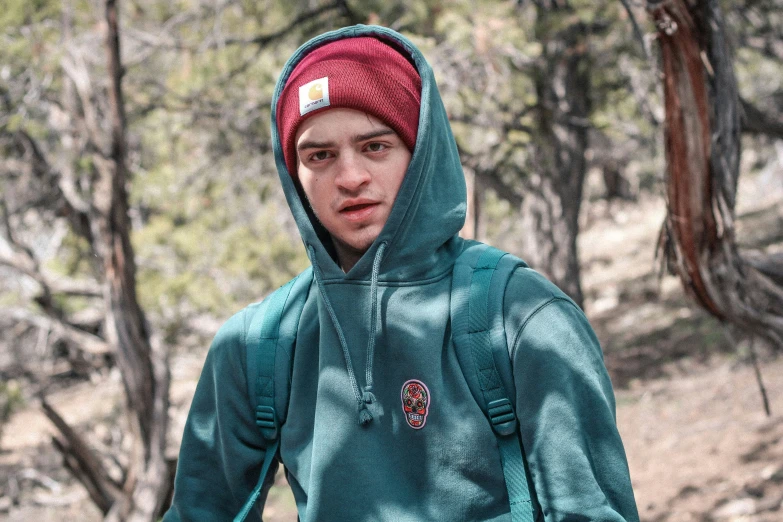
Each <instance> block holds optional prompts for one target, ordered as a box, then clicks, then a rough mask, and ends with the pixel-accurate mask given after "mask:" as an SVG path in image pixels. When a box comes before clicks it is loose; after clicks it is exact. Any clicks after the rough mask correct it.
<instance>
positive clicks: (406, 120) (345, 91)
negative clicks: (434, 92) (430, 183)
mask: <svg viewBox="0 0 783 522" xmlns="http://www.w3.org/2000/svg"><path fill="white" fill-rule="evenodd" d="M420 105H421V77H420V76H419V74H418V72H416V68H415V67H414V66H413V65H412V64H411V62H409V61H408V60H407V59H406V58H405V57H404V56H403V55H402V54H400V53H399V52H398V51H397V50H395V49H394V48H393V47H391V46H390V45H388V44H385V43H383V42H382V41H380V40H378V39H376V38H372V37H368V36H362V37H357V38H346V39H343V40H336V41H334V42H330V43H328V44H326V45H323V46H322V47H318V48H316V49H314V50H313V51H312V52H310V53H309V54H308V55H307V56H305V57H304V58H303V59H302V60H301V61H300V62H299V63H298V64H297V65H296V67H294V70H293V71H292V72H291V75H290V76H289V77H288V81H287V82H286V84H285V87H284V88H283V92H282V93H281V94H280V98H279V100H278V102H277V128H278V132H279V133H280V142H281V145H282V147H283V154H284V156H285V163H286V166H287V167H288V172H289V173H291V175H296V167H297V165H298V161H297V155H296V131H297V129H298V128H299V125H301V124H302V122H303V121H304V120H306V119H307V118H309V117H310V116H313V115H315V114H319V113H320V112H321V111H320V110H319V109H324V108H332V109H333V108H337V107H343V108H348V109H356V110H358V111H362V112H366V113H369V114H372V115H373V116H375V117H376V118H378V119H379V120H381V121H383V122H384V123H386V124H387V125H388V126H389V127H391V128H392V129H394V131H395V132H396V133H397V134H398V135H399V136H400V138H401V139H402V141H403V142H404V143H405V145H406V146H407V147H408V149H409V150H410V151H411V152H413V147H414V145H415V144H416V132H417V131H418V128H419V106H420Z"/></svg>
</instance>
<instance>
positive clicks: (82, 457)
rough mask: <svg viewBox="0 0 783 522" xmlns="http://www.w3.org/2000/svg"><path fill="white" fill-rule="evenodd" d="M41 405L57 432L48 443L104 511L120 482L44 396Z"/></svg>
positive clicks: (109, 505) (107, 507)
mask: <svg viewBox="0 0 783 522" xmlns="http://www.w3.org/2000/svg"><path fill="white" fill-rule="evenodd" d="M41 408H42V409H43V412H44V415H46V417H47V418H48V419H49V420H50V421H51V422H52V424H54V426H55V428H57V431H58V432H59V433H60V435H61V436H60V437H53V438H52V443H53V444H54V447H55V448H56V449H57V451H58V452H60V454H61V455H62V456H63V459H64V462H65V467H66V468H68V470H69V471H70V472H71V473H72V474H73V476H74V477H76V479H77V480H78V481H79V482H81V484H82V485H84V487H85V488H86V489H87V493H88V494H89V495H90V499H92V501H93V502H94V503H95V505H97V506H98V508H99V509H100V510H101V511H102V512H103V513H104V514H106V513H108V512H109V510H110V509H111V507H112V505H113V504H114V502H115V501H116V500H117V499H118V498H119V497H120V496H121V487H120V485H119V484H115V483H114V481H112V479H111V477H110V476H109V474H108V472H107V471H106V469H105V468H104V467H103V465H102V464H101V462H100V460H98V458H97V457H96V456H95V454H94V453H93V451H92V450H91V449H90V447H89V446H88V445H87V443H86V442H85V441H84V439H82V437H81V436H80V435H79V434H78V433H76V431H75V430H74V429H73V428H72V427H71V426H70V425H69V424H68V423H67V422H66V421H65V420H64V419H63V418H62V416H60V414H59V413H57V411H56V410H55V409H54V408H53V407H52V406H51V405H50V404H49V403H48V402H47V401H46V399H45V398H44V397H41Z"/></svg>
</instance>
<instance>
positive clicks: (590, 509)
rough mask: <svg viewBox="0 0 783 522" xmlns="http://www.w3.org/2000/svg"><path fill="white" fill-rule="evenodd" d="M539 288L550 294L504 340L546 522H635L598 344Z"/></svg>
mask: <svg viewBox="0 0 783 522" xmlns="http://www.w3.org/2000/svg"><path fill="white" fill-rule="evenodd" d="M536 276H537V277H538V278H540V279H543V278H541V277H540V276H538V275H537V274H536ZM527 282H528V283H531V282H532V283H534V285H533V286H539V287H540V285H535V283H536V281H535V280H534V281H527ZM544 284H545V285H547V286H548V287H551V290H550V289H547V290H546V292H547V293H550V297H549V298H544V299H541V300H538V303H539V304H537V305H535V306H531V307H530V308H529V309H528V310H527V311H526V312H527V313H525V314H524V316H523V317H521V318H519V319H518V320H519V321H520V322H521V325H520V326H519V327H518V329H517V330H516V336H515V337H514V338H513V340H512V339H509V341H511V342H512V344H511V349H512V352H511V359H512V365H513V372H514V381H515V386H516V407H517V417H518V418H519V422H520V433H521V438H522V446H523V450H524V453H525V457H526V460H527V463H528V465H529V471H530V475H531V478H532V481H533V484H534V488H535V494H536V496H537V498H538V502H539V504H540V506H541V509H542V512H543V514H544V520H545V521H546V522H559V521H569V522H574V521H591V522H619V521H635V522H638V520H639V515H638V513H637V510H636V502H635V500H634V495H633V490H632V488H631V479H630V474H629V470H628V463H627V461H626V457H625V450H624V449H623V444H622V441H621V440H620V434H619V433H618V431H617V424H616V420H615V400H614V394H613V392H612V385H611V382H610V381H609V376H608V374H607V371H606V367H605V366H604V362H603V354H602V352H601V347H600V345H599V343H598V340H597V339H596V336H595V334H594V332H593V330H592V328H591V327H590V324H589V323H588V321H587V318H586V317H585V315H584V313H582V311H581V310H580V309H579V308H578V307H577V306H576V305H575V304H574V303H573V302H572V301H571V300H570V299H568V298H567V297H565V295H563V294H561V293H560V292H559V291H558V290H556V289H555V288H554V286H553V285H551V283H549V282H545V283H544ZM528 290H529V286H528ZM507 293H508V290H507ZM533 293H536V292H535V290H534V291H533ZM517 295H519V294H517ZM512 331H513V330H512Z"/></svg>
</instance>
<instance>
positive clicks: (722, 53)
mask: <svg viewBox="0 0 783 522" xmlns="http://www.w3.org/2000/svg"><path fill="white" fill-rule="evenodd" d="M648 10H649V12H650V14H651V16H652V18H653V19H654V21H655V23H656V26H657V27H658V41H659V44H660V49H661V56H662V60H661V63H662V67H663V81H664V95H665V110H666V130H665V146H666V159H667V172H666V186H667V198H668V201H667V209H668V212H667V218H666V223H665V229H666V230H665V232H666V233H665V234H664V245H663V248H664V250H665V252H667V254H668V257H669V261H670V263H669V266H670V268H671V269H672V271H673V272H674V273H675V274H676V275H678V276H679V277H680V279H681V280H682V283H683V286H684V288H685V291H686V292H687V293H688V295H690V296H691V297H692V298H693V299H695V300H696V302H698V303H699V305H700V306H702V307H703V308H704V309H706V310H707V311H708V312H710V313H711V314H712V315H714V316H715V317H717V318H718V319H720V320H721V321H723V322H728V323H732V324H735V325H737V326H738V327H740V328H741V329H743V330H744V331H746V332H748V333H750V334H755V335H758V336H760V337H762V338H764V339H766V340H767V341H769V342H770V343H771V344H772V346H774V347H775V348H777V349H783V315H782V314H783V286H781V284H780V281H779V280H776V278H774V277H772V276H770V274H771V273H780V271H781V268H780V267H777V268H776V267H775V266H776V265H777V264H778V263H777V262H775V260H773V259H772V258H770V259H768V260H763V261H762V260H758V259H756V260H754V262H753V263H749V262H747V261H746V260H745V259H744V258H743V257H742V256H741V255H740V253H739V251H738V249H737V243H736V238H735V227H734V219H735V213H734V204H735V195H736V190H737V179H738V176H739V159H740V153H741V150H740V131H741V126H740V112H741V111H740V99H739V95H738V91H737V85H736V80H735V77H734V70H733V66H732V61H731V57H730V53H729V50H728V48H727V45H726V37H725V34H724V24H723V19H722V16H721V13H720V11H719V9H718V5H717V2H716V0H699V1H695V2H691V3H688V4H686V3H685V2H684V1H683V0H663V1H655V2H653V1H649V2H648ZM770 265H772V267H771V268H770ZM761 266H764V267H765V269H764V270H760V269H759V268H758V267H761Z"/></svg>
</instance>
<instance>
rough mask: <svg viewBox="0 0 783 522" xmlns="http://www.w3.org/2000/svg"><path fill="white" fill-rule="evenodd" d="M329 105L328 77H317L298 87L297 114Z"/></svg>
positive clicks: (301, 114)
mask: <svg viewBox="0 0 783 522" xmlns="http://www.w3.org/2000/svg"><path fill="white" fill-rule="evenodd" d="M328 106H329V77H328V76H325V77H323V78H318V79H317V80H313V81H311V82H310V83H306V84H304V85H302V86H301V87H299V115H300V116H304V115H305V114H307V113H308V112H312V111H314V110H316V109H320V108H322V107H328Z"/></svg>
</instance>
